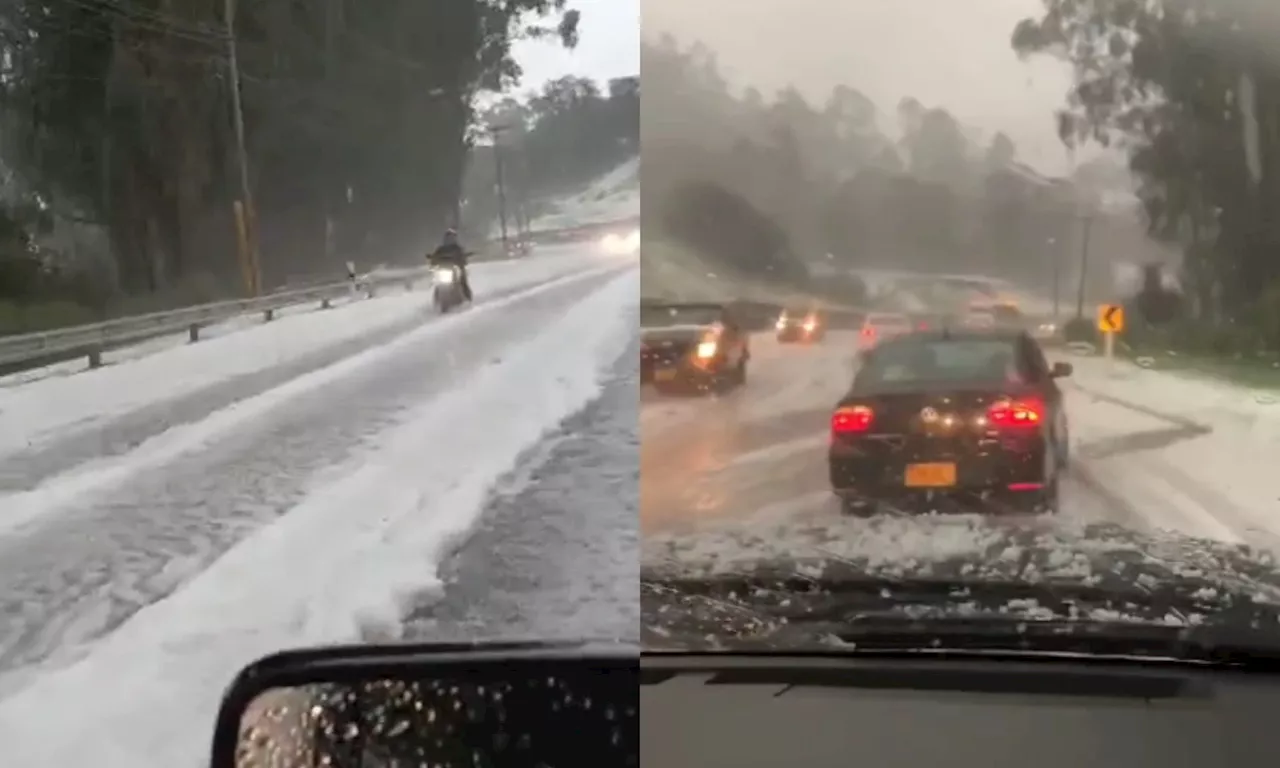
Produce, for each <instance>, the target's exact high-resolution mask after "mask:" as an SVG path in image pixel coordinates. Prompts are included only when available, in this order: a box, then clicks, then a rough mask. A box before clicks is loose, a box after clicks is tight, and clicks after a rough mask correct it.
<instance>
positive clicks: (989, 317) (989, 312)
mask: <svg viewBox="0 0 1280 768" xmlns="http://www.w3.org/2000/svg"><path fill="white" fill-rule="evenodd" d="M960 325H962V326H963V327H965V328H968V329H970V330H974V331H991V330H995V329H996V327H997V326H998V325H999V323H997V322H996V313H995V311H994V310H993V309H991V308H990V307H969V308H968V309H967V310H965V312H964V314H962V315H961V316H960Z"/></svg>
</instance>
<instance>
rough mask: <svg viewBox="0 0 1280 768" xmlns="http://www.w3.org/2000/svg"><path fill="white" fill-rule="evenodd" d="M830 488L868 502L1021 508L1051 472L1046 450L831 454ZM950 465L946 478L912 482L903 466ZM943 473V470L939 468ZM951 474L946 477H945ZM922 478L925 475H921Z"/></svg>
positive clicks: (918, 507) (1040, 492) (1038, 495)
mask: <svg viewBox="0 0 1280 768" xmlns="http://www.w3.org/2000/svg"><path fill="white" fill-rule="evenodd" d="M828 464H829V476H830V481H831V488H832V491H834V492H835V494H836V495H837V496H839V497H840V498H841V499H843V500H845V501H849V502H868V503H875V504H880V505H885V506H888V507H893V508H898V509H900V510H903V511H930V510H935V511H980V512H982V511H998V510H999V509H1000V508H1001V507H1002V506H1012V507H1014V508H1022V507H1023V506H1024V505H1026V504H1031V503H1038V502H1039V501H1040V500H1042V499H1043V497H1044V494H1045V493H1046V489H1047V486H1048V485H1049V484H1050V483H1051V482H1052V480H1053V478H1052V476H1051V474H1050V473H1049V472H1047V471H1046V462H1045V451H1044V449H1043V448H1040V447H1038V448H1035V449H1031V450H1028V451H1026V452H1018V453H1013V452H1004V451H999V452H994V453H990V454H986V455H980V456H972V457H962V458H955V457H950V458H948V457H940V458H936V459H935V458H928V459H926V458H920V459H919V460H918V461H906V460H893V461H887V462H886V461H882V460H876V459H869V458H863V457H849V456H840V455H836V454H833V455H831V456H830V457H829V459H828ZM920 464H930V465H938V466H941V467H946V466H948V465H949V466H950V467H951V470H952V472H953V473H954V474H953V476H952V477H950V478H933V480H935V481H936V482H935V484H932V485H917V486H914V487H913V486H912V485H910V484H909V483H908V467H909V466H911V465H920ZM944 474H945V472H944ZM948 480H950V482H948ZM926 482H927V479H926Z"/></svg>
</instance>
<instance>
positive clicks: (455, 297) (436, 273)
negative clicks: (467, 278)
mask: <svg viewBox="0 0 1280 768" xmlns="http://www.w3.org/2000/svg"><path fill="white" fill-rule="evenodd" d="M431 278H432V281H433V282H434V283H435V288H434V289H433V290H432V294H431V299H432V302H433V303H434V304H435V307H436V310H437V311H439V312H440V314H444V313H446V312H448V311H449V310H451V309H453V308H454V307H457V306H459V305H460V304H463V303H465V302H466V300H467V297H466V294H465V293H463V291H462V271H461V270H460V269H459V268H458V267H456V266H453V265H441V266H437V267H433V268H432V270H431Z"/></svg>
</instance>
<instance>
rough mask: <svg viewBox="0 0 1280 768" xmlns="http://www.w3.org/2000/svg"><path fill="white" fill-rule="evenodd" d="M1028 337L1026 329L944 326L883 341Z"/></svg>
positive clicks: (1009, 340) (976, 339)
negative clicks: (973, 328)
mask: <svg viewBox="0 0 1280 768" xmlns="http://www.w3.org/2000/svg"><path fill="white" fill-rule="evenodd" d="M1026 338H1028V336H1027V333H1026V331H1022V330H986V331H980V330H969V329H967V328H963V327H962V328H955V329H952V328H944V329H941V330H936V331H935V330H931V331H917V332H915V333H911V334H908V335H906V336H897V337H894V338H893V339H890V340H888V341H885V342H884V345H889V344H893V345H895V346H902V345H905V344H919V343H938V342H948V341H991V340H993V339H996V340H1002V341H1008V342H1011V343H1012V342H1018V341H1021V340H1023V339H1026Z"/></svg>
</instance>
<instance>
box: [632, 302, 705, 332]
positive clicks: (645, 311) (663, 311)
mask: <svg viewBox="0 0 1280 768" xmlns="http://www.w3.org/2000/svg"><path fill="white" fill-rule="evenodd" d="M720 317H721V311H720V310H719V309H716V308H715V307H676V306H653V305H650V306H644V307H641V308H640V325H641V327H643V328H673V327H681V326H698V327H703V326H709V325H712V324H714V323H717V322H719V321H720Z"/></svg>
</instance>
